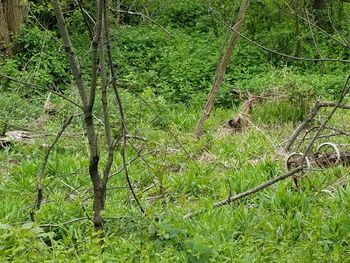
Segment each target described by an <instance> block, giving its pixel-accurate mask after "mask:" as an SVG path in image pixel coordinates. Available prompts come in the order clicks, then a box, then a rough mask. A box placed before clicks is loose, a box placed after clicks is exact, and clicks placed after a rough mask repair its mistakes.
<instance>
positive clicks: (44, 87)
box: [0, 72, 83, 109]
mask: <svg viewBox="0 0 350 263" xmlns="http://www.w3.org/2000/svg"><path fill="white" fill-rule="evenodd" d="M0 77H3V78H6V79H8V80H10V81H13V82H16V83H19V84H22V85H27V86H32V87H37V88H42V89H47V90H49V91H50V92H52V93H53V94H55V95H57V96H58V97H61V98H62V99H64V100H66V101H68V102H70V103H72V104H73V105H74V106H77V107H78V108H80V109H82V108H83V107H82V106H81V105H79V104H78V103H76V102H74V101H73V100H71V99H70V98H68V97H66V96H64V95H63V94H61V93H59V92H57V91H55V90H54V89H53V88H52V87H46V86H42V85H39V84H35V83H30V82H26V81H22V80H19V79H15V78H13V77H10V76H8V75H5V74H3V73H1V72H0Z"/></svg>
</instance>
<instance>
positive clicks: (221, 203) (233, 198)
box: [184, 167, 303, 219]
mask: <svg viewBox="0 0 350 263" xmlns="http://www.w3.org/2000/svg"><path fill="white" fill-rule="evenodd" d="M302 170H303V167H298V168H296V169H294V170H292V171H290V172H288V173H286V174H283V175H281V176H278V177H276V178H273V179H271V180H268V181H266V182H265V183H263V184H261V185H259V186H256V187H254V188H252V189H250V190H247V191H245V192H242V193H239V194H237V195H234V196H231V197H229V198H227V199H225V200H222V201H218V202H216V203H214V205H213V208H217V207H220V206H224V205H228V204H230V203H232V202H235V201H238V200H240V199H242V198H244V197H246V196H249V195H251V194H255V193H257V192H259V191H261V190H263V189H265V188H267V187H269V186H271V185H274V184H275V183H277V182H279V181H282V180H283V179H286V178H288V177H291V176H293V175H295V174H296V173H298V172H300V171H302ZM202 212H203V210H200V211H196V212H190V213H188V214H186V215H185V216H184V218H185V219H190V218H192V217H194V216H196V215H198V214H201V213H202Z"/></svg>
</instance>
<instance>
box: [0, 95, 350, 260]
mask: <svg viewBox="0 0 350 263" xmlns="http://www.w3.org/2000/svg"><path fill="white" fill-rule="evenodd" d="M142 96H143V97H144V98H145V99H146V100H147V101H148V102H149V103H150V104H151V105H153V108H154V110H151V109H150V108H149V107H147V106H146V105H145V104H144V103H142V102H141V101H140V100H138V98H137V97H135V96H134V95H132V94H130V93H128V92H126V91H125V92H123V100H124V105H125V107H126V115H127V122H128V127H129V132H130V133H131V134H133V135H137V136H139V137H144V138H145V141H143V140H138V139H133V140H132V143H133V144H134V145H135V147H136V148H138V149H142V152H143V153H144V154H146V153H147V154H146V155H145V157H144V158H145V160H146V161H147V163H148V165H146V164H145V162H143V161H142V160H141V159H138V160H137V161H135V162H134V163H132V165H130V167H129V171H130V175H131V177H132V180H133V182H134V185H135V188H136V192H137V194H138V197H139V198H140V200H141V203H142V205H143V206H144V207H145V208H146V210H147V214H146V215H141V214H140V212H139V210H138V208H137V206H136V204H135V203H134V202H131V203H130V201H128V195H129V193H128V191H127V190H126V189H125V188H124V186H125V180H124V177H123V175H122V174H119V175H116V176H115V177H113V178H112V179H111V180H110V183H109V188H110V189H109V191H108V194H107V205H106V210H105V211H104V217H105V219H106V236H105V243H104V245H103V252H102V253H101V246H100V245H99V238H98V236H97V234H96V233H94V230H93V225H92V223H91V222H90V221H89V220H83V221H78V222H75V223H71V224H64V222H66V221H68V220H71V219H74V218H81V217H85V212H84V210H85V211H86V212H87V213H88V214H89V215H91V213H92V207H91V190H89V189H90V187H91V186H90V185H91V183H90V179H89V176H88V173H87V165H88V158H87V152H88V151H87V145H86V141H85V139H84V136H83V135H82V130H83V128H82V121H81V120H79V119H76V120H74V122H73V124H72V125H71V126H70V127H69V128H68V130H67V133H66V134H65V135H64V137H63V138H62V139H61V141H60V143H59V144H58V145H57V146H56V147H55V150H54V151H53V153H52V155H51V157H50V160H49V163H48V166H47V169H46V172H45V178H44V185H45V189H44V196H45V203H44V205H43V206H42V208H41V209H40V211H39V212H38V213H37V216H36V219H37V222H36V223H35V224H31V223H28V222H29V212H30V210H31V206H32V205H33V203H34V201H35V185H36V173H37V171H38V169H39V166H40V164H41V161H42V158H43V155H44V148H45V146H43V144H50V142H51V141H52V139H53V134H54V133H55V131H57V130H58V129H59V127H60V124H61V123H62V121H63V119H64V115H66V114H67V113H68V112H72V111H73V108H72V107H71V106H70V105H69V104H67V103H66V102H64V101H62V100H61V99H57V98H54V99H53V102H54V103H55V104H56V105H58V109H59V111H58V114H57V115H56V117H54V118H53V119H51V120H49V121H48V122H47V124H46V126H45V128H44V129H42V130H40V134H41V136H39V137H38V138H37V139H36V141H35V143H34V144H28V145H25V144H14V145H12V146H11V148H10V149H5V150H1V151H0V162H1V168H0V169H1V179H2V180H1V182H0V197H1V203H0V223H1V225H0V240H1V241H0V260H1V261H5V262H6V261H11V262H12V261H13V262H24V261H25V262H36V261H38V260H40V261H48V262H55V261H57V262H64V261H79V262H92V261H94V262H117V261H118V262H139V261H142V262H232V261H235V262H347V260H348V258H349V256H350V251H349V242H350V234H349V232H350V231H349V230H350V229H349V228H350V215H349V213H348V211H349V209H350V188H349V187H347V186H345V187H344V188H343V187H340V186H338V187H335V189H336V190H335V191H334V192H333V194H329V193H324V192H322V191H321V190H322V189H325V188H327V187H328V186H329V185H332V184H333V183H334V182H336V181H337V180H338V178H340V177H344V176H345V177H346V175H347V174H348V169H347V168H344V167H337V168H334V169H329V170H324V171H322V172H311V173H309V175H308V177H309V179H310V180H306V179H302V180H301V189H300V190H299V191H296V190H295V189H294V187H293V183H292V180H285V181H283V182H280V183H278V184H277V185H274V186H272V187H270V188H268V189H265V190H264V191H261V192H259V193H257V194H255V195H252V196H249V197H248V198H245V199H242V200H241V201H239V202H237V203H234V204H232V205H229V206H225V207H221V208H217V209H212V205H213V203H214V202H215V201H218V200H221V199H225V198H227V197H228V196H229V193H230V191H231V192H232V194H235V193H239V192H241V191H245V190H247V189H249V188H251V187H253V186H256V185H258V184H260V183H262V182H263V181H265V180H268V179H271V178H273V177H275V176H277V175H279V174H281V173H283V164H282V163H283V158H284V157H283V155H280V154H279V153H280V152H281V151H280V150H281V147H282V146H283V144H281V143H282V142H283V141H284V140H285V139H286V138H287V137H288V136H289V135H290V133H291V131H292V130H293V126H294V125H295V124H296V123H298V121H299V120H300V112H299V111H298V110H296V106H295V105H296V104H293V103H294V102H293V101H288V100H287V101H283V100H282V101H281V102H279V103H273V102H269V101H267V102H266V101H265V102H264V103H262V104H258V105H256V106H255V107H254V109H253V113H252V122H253V123H254V126H252V127H251V128H250V129H249V130H247V131H244V132H242V133H236V134H231V135H230V134H227V135H225V134H224V135H223V134H220V132H218V128H219V127H220V125H221V124H222V123H223V122H224V121H225V120H227V119H229V118H232V117H233V116H235V114H237V113H238V112H239V110H240V109H239V108H235V107H234V108H232V109H228V108H219V107H218V108H216V109H215V111H214V112H213V114H212V116H211V117H210V119H209V120H208V122H207V123H206V126H205V131H206V132H205V134H204V136H203V137H202V139H201V140H200V141H195V140H194V139H193V137H192V132H193V128H194V125H195V123H196V120H197V119H198V117H199V113H200V107H197V106H183V105H180V104H177V105H172V104H169V103H168V102H166V101H165V100H163V99H162V98H161V97H156V96H154V95H153V94H152V93H150V92H145V93H143V94H142ZM5 98H6V99H7V100H8V103H7V104H5V106H4V108H2V109H1V111H2V114H4V113H5V112H10V113H11V122H10V123H11V124H13V125H19V126H21V127H30V130H31V131H32V132H34V133H35V132H39V131H36V130H35V127H34V126H33V125H32V123H33V120H35V119H36V118H37V117H38V116H39V115H40V114H41V106H40V105H42V103H43V102H44V101H45V98H39V97H38V98H35V100H33V101H35V102H36V103H28V102H27V101H26V99H23V98H20V97H18V96H17V95H14V94H10V93H2V95H1V99H2V100H3V101H5ZM11 102H12V103H18V105H20V106H19V107H15V106H14V104H12V103H11ZM9 109H12V111H11V110H10V111H9ZM99 113H100V109H98V108H97V114H99ZM24 117H26V118H25V119H23V118H24ZM344 118H345V119H348V118H349V115H348V114H345V115H344V114H342V115H340V114H339V115H337V116H335V118H334V121H338V120H343V121H344ZM112 120H113V125H115V126H116V127H117V125H118V122H117V121H116V120H117V115H116V114H115V113H113V114H112ZM98 126H100V124H98ZM99 128H100V129H101V128H102V127H99ZM169 130H170V131H171V133H170V132H169ZM44 133H45V134H47V136H43V135H42V134H44ZM99 134H100V135H101V138H100V140H101V141H102V140H103V136H102V134H103V132H102V129H101V131H100V133H99ZM171 134H173V135H175V136H176V138H177V140H178V141H179V142H181V144H182V147H184V148H185V149H186V150H187V151H188V154H189V155H190V156H192V158H193V160H194V161H192V160H191V159H190V157H189V155H188V154H186V153H185V152H184V151H183V149H182V147H180V145H179V144H178V142H177V141H176V140H175V138H174V137H173V135H171ZM341 140H343V139H341ZM344 142H346V140H345V139H344ZM135 154H136V152H135V150H134V149H133V148H132V147H130V146H129V147H128V158H129V159H131V158H132V157H133V156H135ZM121 160H122V159H121V155H120V154H119V153H117V154H116V160H115V162H114V165H113V169H112V170H113V171H116V170H117V169H118V167H119V166H120V165H121ZM105 161H106V156H105V155H103V154H102V155H101V162H102V163H104V162H105ZM346 180H347V179H346ZM154 183H155V187H153V188H151V189H150V190H148V191H145V192H143V191H142V189H145V188H147V187H149V186H150V185H152V184H154ZM73 189H77V190H76V191H75V190H73ZM197 209H200V210H203V213H202V214H200V215H198V216H196V217H194V218H193V219H191V220H189V219H183V215H185V214H186V213H188V212H190V211H194V210H197ZM42 224H54V225H56V224H58V225H60V227H53V228H47V227H39V225H42Z"/></svg>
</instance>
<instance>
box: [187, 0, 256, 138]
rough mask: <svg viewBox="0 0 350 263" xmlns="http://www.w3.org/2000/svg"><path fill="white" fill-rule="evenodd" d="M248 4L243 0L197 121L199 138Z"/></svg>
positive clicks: (196, 132) (196, 135)
mask: <svg viewBox="0 0 350 263" xmlns="http://www.w3.org/2000/svg"><path fill="white" fill-rule="evenodd" d="M248 6H249V0H242V3H241V7H240V10H239V13H238V17H237V19H236V22H235V25H234V26H233V29H234V31H233V33H232V35H231V38H230V40H229V43H228V46H227V49H226V52H225V53H224V55H223V57H222V58H221V61H220V63H219V65H218V66H217V69H216V74H215V81H214V85H213V87H212V90H211V92H210V94H209V97H208V100H207V102H206V104H205V106H204V110H203V113H202V116H201V118H200V120H199V122H198V123H197V126H196V129H195V132H194V136H195V137H196V138H199V137H200V136H201V133H202V130H203V125H204V122H205V121H206V120H207V119H208V117H209V115H210V112H211V109H212V107H213V105H214V102H215V98H216V95H217V94H218V92H219V89H220V87H221V84H222V82H223V79H224V76H225V73H226V69H227V66H228V63H229V61H230V58H231V55H232V52H233V49H234V48H235V46H236V44H237V40H238V37H239V35H238V34H237V32H238V33H239V32H240V30H241V28H242V26H243V23H244V18H245V15H246V12H247V9H248Z"/></svg>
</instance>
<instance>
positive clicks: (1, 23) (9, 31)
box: [0, 0, 26, 53]
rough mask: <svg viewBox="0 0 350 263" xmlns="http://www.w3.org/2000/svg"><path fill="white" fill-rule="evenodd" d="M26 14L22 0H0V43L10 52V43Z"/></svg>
mask: <svg viewBox="0 0 350 263" xmlns="http://www.w3.org/2000/svg"><path fill="white" fill-rule="evenodd" d="M25 16H26V9H25V6H24V4H23V3H22V0H0V45H1V49H4V50H5V52H6V53H11V44H13V43H14V41H15V40H16V36H17V35H18V33H19V31H20V29H21V25H22V23H23V21H24V18H25Z"/></svg>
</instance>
